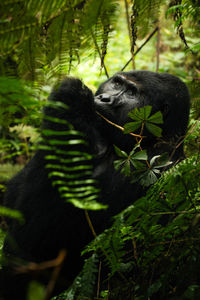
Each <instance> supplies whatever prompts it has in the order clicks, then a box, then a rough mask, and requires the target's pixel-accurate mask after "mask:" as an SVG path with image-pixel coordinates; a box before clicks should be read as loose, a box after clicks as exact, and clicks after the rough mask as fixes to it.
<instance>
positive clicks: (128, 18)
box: [124, 0, 135, 69]
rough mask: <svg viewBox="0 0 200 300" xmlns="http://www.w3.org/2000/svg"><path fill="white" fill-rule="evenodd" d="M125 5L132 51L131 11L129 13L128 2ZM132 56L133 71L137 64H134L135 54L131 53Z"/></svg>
mask: <svg viewBox="0 0 200 300" xmlns="http://www.w3.org/2000/svg"><path fill="white" fill-rule="evenodd" d="M124 4H125V11H126V23H127V27H128V34H129V40H130V46H131V49H132V43H131V41H132V37H131V24H130V17H129V11H128V2H127V0H124ZM131 55H132V64H133V69H134V66H135V62H134V53H133V52H132V51H131Z"/></svg>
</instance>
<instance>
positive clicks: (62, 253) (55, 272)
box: [44, 250, 66, 300]
mask: <svg viewBox="0 0 200 300" xmlns="http://www.w3.org/2000/svg"><path fill="white" fill-rule="evenodd" d="M65 257H66V250H61V251H60V253H59V255H58V257H57V262H58V265H57V266H56V267H55V268H54V270H53V272H52V275H51V279H50V281H49V282H48V285H47V288H46V294H45V297H44V300H48V299H49V298H50V297H51V295H52V292H53V290H54V287H55V284H56V281H57V279H58V276H59V274H60V271H61V268H62V264H63V261H64V259H65Z"/></svg>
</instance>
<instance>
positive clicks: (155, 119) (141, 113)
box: [124, 106, 163, 137]
mask: <svg viewBox="0 0 200 300" xmlns="http://www.w3.org/2000/svg"><path fill="white" fill-rule="evenodd" d="M151 110H152V106H144V107H141V108H134V110H132V111H131V112H130V113H129V114H128V116H129V117H130V118H131V119H132V120H134V122H130V123H127V124H125V125H124V129H125V130H124V133H129V132H134V131H136V130H137V129H139V128H142V127H143V125H144V126H145V127H146V128H147V130H148V131H149V132H151V133H152V134H153V135H155V136H158V137H161V132H162V130H161V128H160V127H158V126H157V125H155V124H163V117H162V113H161V112H159V111H158V112H156V113H155V114H153V115H151ZM150 115H151V116H150Z"/></svg>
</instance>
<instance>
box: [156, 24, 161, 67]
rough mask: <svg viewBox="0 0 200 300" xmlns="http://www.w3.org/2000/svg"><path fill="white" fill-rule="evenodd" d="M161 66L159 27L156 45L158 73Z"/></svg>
mask: <svg viewBox="0 0 200 300" xmlns="http://www.w3.org/2000/svg"><path fill="white" fill-rule="evenodd" d="M159 65H160V27H159V26H158V33H157V43H156V72H158V70H159Z"/></svg>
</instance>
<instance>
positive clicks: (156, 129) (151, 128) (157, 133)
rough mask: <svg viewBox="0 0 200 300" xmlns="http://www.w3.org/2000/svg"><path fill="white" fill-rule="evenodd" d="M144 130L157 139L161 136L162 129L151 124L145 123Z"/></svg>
mask: <svg viewBox="0 0 200 300" xmlns="http://www.w3.org/2000/svg"><path fill="white" fill-rule="evenodd" d="M145 126H146V128H147V129H148V131H149V132H151V133H152V134H153V135H155V136H157V137H161V136H162V134H161V133H162V129H161V128H160V127H158V126H157V125H154V124H151V123H148V122H147V123H145Z"/></svg>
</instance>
